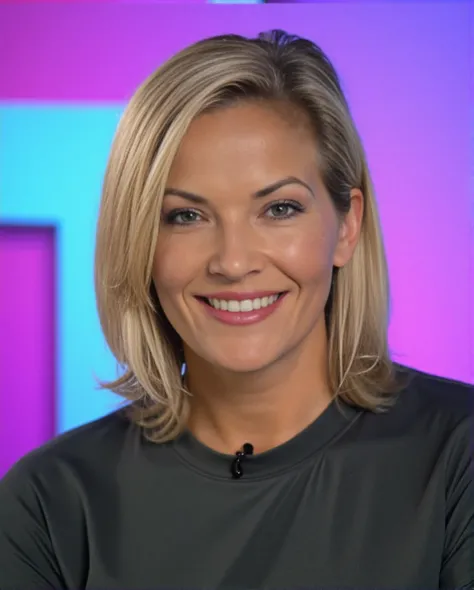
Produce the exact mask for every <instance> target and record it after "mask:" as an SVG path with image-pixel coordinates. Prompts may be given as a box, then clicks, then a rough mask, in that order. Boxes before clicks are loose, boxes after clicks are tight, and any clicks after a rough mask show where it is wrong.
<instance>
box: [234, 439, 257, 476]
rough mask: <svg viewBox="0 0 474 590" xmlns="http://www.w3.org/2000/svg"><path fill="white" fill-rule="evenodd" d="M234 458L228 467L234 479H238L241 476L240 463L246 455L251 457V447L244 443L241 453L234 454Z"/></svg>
mask: <svg viewBox="0 0 474 590" xmlns="http://www.w3.org/2000/svg"><path fill="white" fill-rule="evenodd" d="M235 455H236V457H235V459H234V460H233V461H232V463H231V465H230V472H231V473H232V477H233V478H234V479H239V478H241V477H242V475H243V471H242V465H241V461H242V459H243V458H244V457H245V456H246V455H253V445H251V444H250V443H245V444H244V446H243V447H242V450H241V451H237V452H236V453H235Z"/></svg>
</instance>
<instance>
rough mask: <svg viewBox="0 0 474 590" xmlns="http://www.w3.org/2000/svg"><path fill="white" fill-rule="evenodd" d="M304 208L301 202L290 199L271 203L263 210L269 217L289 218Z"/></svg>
mask: <svg viewBox="0 0 474 590" xmlns="http://www.w3.org/2000/svg"><path fill="white" fill-rule="evenodd" d="M304 210H305V208H304V207H303V205H301V203H298V202H297V201H292V200H285V201H278V202H276V203H272V204H271V205H270V206H269V207H268V208H267V209H266V211H265V213H266V214H268V216H269V217H270V219H289V218H290V217H295V215H298V214H299V213H303V211H304Z"/></svg>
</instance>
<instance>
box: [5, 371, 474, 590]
mask: <svg viewBox="0 0 474 590" xmlns="http://www.w3.org/2000/svg"><path fill="white" fill-rule="evenodd" d="M473 401H474V388H473V387H472V386H468V385H463V384H460V383H457V382H452V381H448V380H443V379H439V378H434V377H431V376H428V375H425V374H421V373H414V378H413V379H412V380H411V382H410V384H409V385H408V386H407V387H406V388H405V389H404V391H403V392H402V393H401V394H400V395H399V398H398V401H397V403H396V405H395V406H394V407H393V409H391V410H390V411H389V412H388V413H386V414H373V413H370V412H366V411H361V410H358V409H354V408H351V407H349V406H346V405H343V406H342V409H343V413H341V411H340V410H339V409H338V406H337V405H336V404H334V403H333V404H332V405H330V406H329V407H328V408H327V410H325V412H324V413H323V414H322V415H321V416H320V417H319V418H318V419H317V420H316V421H315V422H313V423H312V424H311V425H310V426H308V427H307V428H306V429H305V430H304V431H303V432H301V433H300V434H298V435H297V436H296V437H295V438H293V439H292V440H290V441H288V442H286V443H285V444H283V445H281V446H279V447H277V448H275V449H272V450H270V451H268V452H265V453H262V454H259V455H255V456H252V457H245V458H244V460H243V462H242V468H243V471H244V474H243V476H242V477H241V478H240V479H237V480H236V479H233V478H232V477H231V473H230V465H231V462H232V460H233V457H232V456H229V455H222V454H219V453H216V452H214V451H212V450H211V449H209V448H207V447H205V446H203V445H202V444H201V443H199V442H198V441H197V440H196V439H195V438H194V437H193V436H192V435H190V434H189V433H185V434H184V435H182V436H181V437H180V438H179V439H177V440H175V441H173V442H171V443H166V444H161V445H157V444H152V443H150V442H147V441H146V440H144V438H143V437H142V436H141V433H140V430H139V429H138V428H137V427H136V426H134V425H132V424H131V423H129V422H128V421H127V420H126V419H125V417H124V416H123V413H122V412H121V411H119V412H115V413H113V414H111V415H109V416H106V417H105V418H102V419H100V420H98V421H95V422H93V423H90V424H87V425H85V426H82V427H80V428H78V429H75V430H73V431H70V432H68V433H66V434H63V435H61V436H59V437H58V438H56V439H55V440H54V441H52V442H50V443H48V444H47V445H46V446H43V447H42V448H40V449H38V450H36V451H34V452H33V453H31V454H29V455H28V456H26V457H24V458H23V459H22V460H21V461H19V462H18V463H17V464H16V466H14V467H13V469H11V470H10V472H9V473H8V474H7V475H6V477H4V479H3V480H2V481H1V483H0V589H1V590H13V589H15V590H41V589H45V588H48V589H52V588H54V589H58V588H68V589H74V590H78V589H80V588H88V589H89V588H90V589H93V590H101V589H105V588H114V589H121V590H125V589H127V590H134V589H137V590H138V589H149V590H151V589H165V588H166V589H172V588H174V589H176V588H182V589H189V590H191V589H204V588H206V589H230V588H234V589H248V590H252V589H278V588H279V589H283V588H287V589H292V590H296V589H297V588H308V589H309V588H311V589H314V590H315V589H321V590H322V589H327V590H329V589H331V590H336V588H337V589H338V590H341V589H347V590H349V589H351V590H353V589H354V590H355V589H361V590H362V589H364V590H369V589H370V590H376V589H377V590H382V589H390V590H414V589H418V590H432V589H436V588H450V589H459V588H469V589H471V588H474V475H473V452H472V450H473V445H472V427H473V416H474V414H473ZM242 442H245V441H242ZM250 442H251V441H250Z"/></svg>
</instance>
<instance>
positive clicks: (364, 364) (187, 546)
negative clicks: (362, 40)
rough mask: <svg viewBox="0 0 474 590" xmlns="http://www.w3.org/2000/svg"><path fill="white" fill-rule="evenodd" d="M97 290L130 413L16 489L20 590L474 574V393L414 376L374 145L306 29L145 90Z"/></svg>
mask: <svg viewBox="0 0 474 590" xmlns="http://www.w3.org/2000/svg"><path fill="white" fill-rule="evenodd" d="M96 291H97V301H98V309H99V314H100V318H101V322H102V328H103V331H104V334H105V336H106V338H107V341H108V343H109V346H110V349H111V350H112V352H113V354H114V355H115V357H116V359H117V361H118V362H119V363H120V366H121V367H122V369H123V370H122V372H121V374H120V376H119V378H118V379H117V380H116V381H113V382H110V383H104V384H103V385H104V387H107V388H110V389H112V390H113V391H115V392H117V393H118V394H120V395H122V396H123V397H124V398H125V399H126V400H127V403H126V404H125V406H124V407H123V408H120V409H119V410H118V411H116V412H114V413H112V414H110V415H108V416H106V417H104V418H102V419H100V420H98V421H95V422H93V423H90V424H87V425H85V426H83V427H81V428H78V429H76V430H73V431H71V432H68V433H66V434H64V435H62V436H59V437H58V438H56V439H55V440H53V441H52V442H51V443H49V444H48V445H46V446H44V447H42V448H40V449H39V450H37V451H35V452H33V453H31V454H30V455H28V456H26V457H24V458H23V459H22V460H21V461H19V463H17V464H16V465H15V466H14V467H13V468H12V469H11V471H10V472H9V473H8V474H7V475H6V477H5V478H4V479H3V481H2V482H1V485H0V588H1V589H2V590H11V589H15V590H30V589H31V590H41V589H52V588H54V589H56V588H70V589H74V590H78V589H79V588H91V589H94V590H99V589H105V588H108V589H112V588H114V589H124V588H127V589H130V590H132V589H133V590H135V589H151V588H154V589H157V588H163V589H164V588H166V589H171V588H189V589H191V588H195V589H197V588H200V589H204V588H206V589H213V588H216V589H230V588H233V589H260V588H262V589H277V588H280V589H283V588H292V589H295V588H302V587H306V588H321V589H323V588H326V589H330V588H332V589H334V588H351V589H356V588H357V589H368V588H377V589H378V590H381V589H387V590H388V589H390V590H395V589H396V590H401V589H404V590H406V589H413V590H414V589H423V590H432V589H435V588H444V589H448V588H449V589H453V588H473V587H474V557H473V556H474V484H473V469H472V452H471V451H472V449H471V448H470V442H469V441H470V435H469V431H470V426H471V421H472V401H473V388H472V387H470V386H468V385H467V384H462V383H457V382H452V381H448V380H446V379H441V378H436V377H433V376H430V375H427V374H422V373H420V372H417V371H414V370H411V369H408V368H404V367H401V366H398V365H395V364H394V363H393V362H392V360H391V359H390V355H389V350H388V346H387V322H388V280H387V267H386V260H385V254H384V248H383V243H382V237H381V232H380V226H379V220H378V214H377V207H376V202H375V199H374V193H373V188H372V184H371V180H370V175H369V172H368V167H367V162H366V159H365V156H364V150H363V147H362V145H361V142H360V139H359V136H358V134H357V131H356V129H355V127H354V123H353V120H352V118H351V115H350V113H349V109H348V106H347V103H346V100H345V98H344V96H343V93H342V91H341V87H340V84H339V81H338V77H337V74H336V73H335V71H334V69H333V67H332V65H331V63H330V62H329V61H328V59H327V57H326V56H325V55H324V54H323V53H322V51H321V50H320V49H319V48H318V47H317V46H315V45H314V44H313V43H311V42H310V41H307V40H304V39H301V38H297V37H293V36H289V35H287V34H285V33H284V32H282V31H272V32H271V33H269V34H263V35H260V36H259V37H258V38H257V39H247V38H243V37H240V36H234V35H227V36H222V37H216V38H211V39H207V40H204V41H202V42H199V43H197V44H195V45H193V46H191V47H189V48H187V49H185V50H184V51H182V52H180V53H179V54H177V55H175V56H174V57H173V58H171V59H170V60H169V61H168V62H167V63H165V64H164V65H163V66H162V67H161V68H159V69H158V70H157V71H156V72H155V73H154V74H152V75H151V77H150V78H149V79H148V80H146V81H145V82H144V84H143V85H142V86H141V87H140V88H139V89H138V91H137V92H136V94H135V95H134V97H133V98H132V100H131V102H130V104H129V105H128V107H127V108H126V110H125V113H124V115H123V117H122V120H121V122H120V124H119V127H118V130H117V134H116V137H115V140H114V143H113V147H112V151H111V154H110V160H109V163H108V167H107V172H106V176H105V183H104V189H103V196H102V204H101V209H100V216H99V221H98V231H97V249H96Z"/></svg>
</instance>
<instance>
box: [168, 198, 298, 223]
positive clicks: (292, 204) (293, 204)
mask: <svg viewBox="0 0 474 590" xmlns="http://www.w3.org/2000/svg"><path fill="white" fill-rule="evenodd" d="M280 206H283V207H288V208H291V209H293V212H292V213H291V214H290V215H284V216H281V217H270V219H271V220H272V221H278V220H280V219H284V220H286V219H291V218H293V217H296V216H297V215H299V214H300V213H304V211H305V207H303V205H301V203H298V202H297V201H292V200H291V199H284V200H282V201H276V202H275V203H271V204H270V205H269V206H268V207H267V208H266V210H265V213H266V212H267V211H270V210H271V209H273V208H274V207H280ZM189 212H191V213H196V215H200V214H199V213H198V212H197V211H196V210H195V209H191V208H189V207H182V208H179V209H173V210H172V211H170V212H169V213H167V214H166V216H165V217H164V222H165V223H166V225H181V226H183V225H193V224H194V223H198V222H196V221H188V222H186V221H185V222H184V223H183V222H177V221H176V220H177V218H178V216H179V215H183V213H189Z"/></svg>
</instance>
